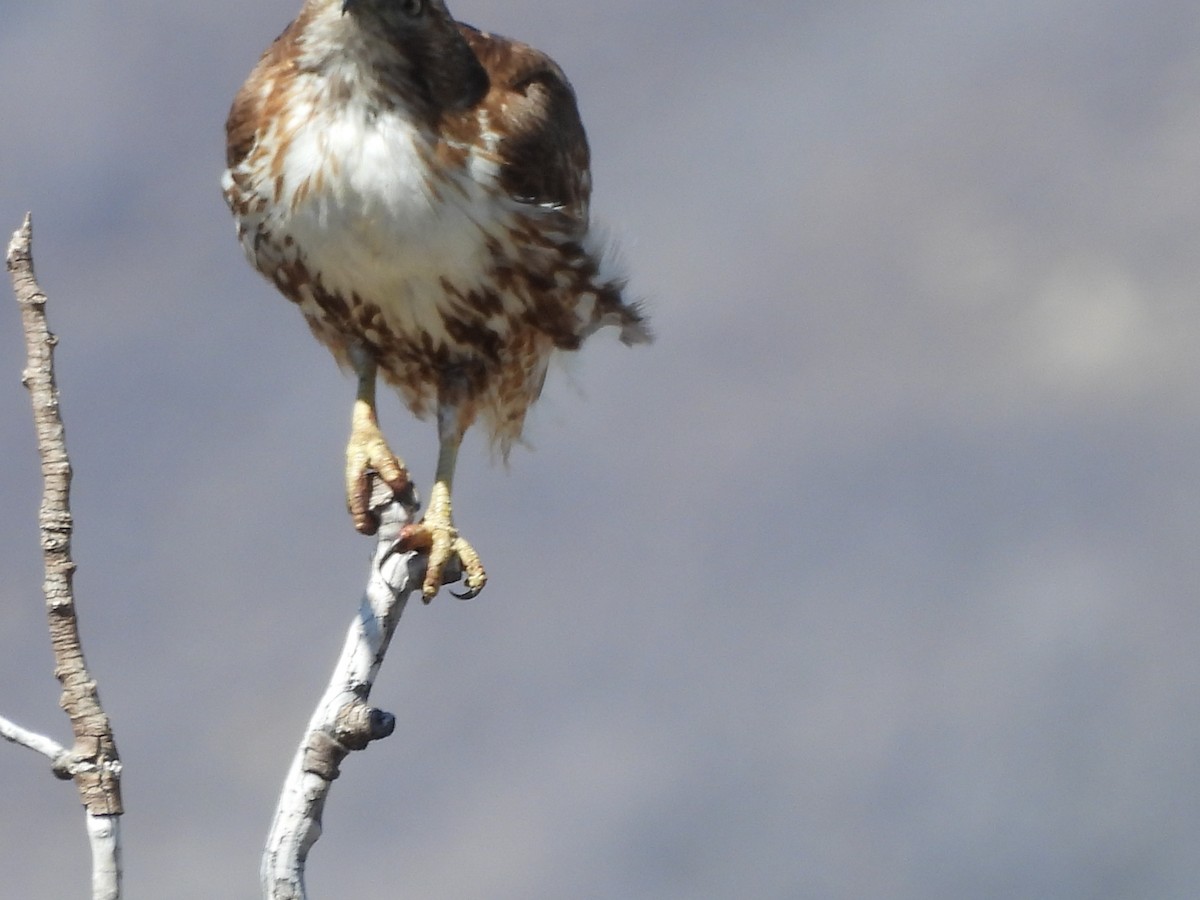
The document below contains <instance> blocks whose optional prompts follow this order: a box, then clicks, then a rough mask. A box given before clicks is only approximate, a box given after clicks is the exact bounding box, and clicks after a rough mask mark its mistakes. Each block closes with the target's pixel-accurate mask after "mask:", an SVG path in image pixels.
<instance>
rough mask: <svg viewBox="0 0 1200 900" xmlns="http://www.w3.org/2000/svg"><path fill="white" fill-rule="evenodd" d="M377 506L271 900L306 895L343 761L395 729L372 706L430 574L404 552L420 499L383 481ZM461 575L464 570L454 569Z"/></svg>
mask: <svg viewBox="0 0 1200 900" xmlns="http://www.w3.org/2000/svg"><path fill="white" fill-rule="evenodd" d="M375 483H376V492H375V495H374V497H373V498H372V500H373V503H372V511H373V512H375V513H377V514H378V515H379V521H380V526H379V531H378V532H377V533H376V544H375V552H374V556H373V558H372V560H371V571H370V575H369V578H368V581H367V588H366V591H365V592H364V593H363V598H362V602H361V604H360V606H359V610H358V615H357V616H356V617H355V619H354V621H353V622H352V623H351V625H350V629H349V631H348V633H347V634H346V642H345V645H344V646H343V648H342V654H341V656H340V657H339V659H338V661H337V663H336V665H335V666H334V668H333V674H332V677H331V678H330V680H329V685H328V687H327V688H326V689H325V694H324V696H323V697H322V698H321V700H320V702H319V703H318V704H317V708H316V711H315V712H314V713H313V716H312V718H311V719H310V720H309V723H308V728H307V729H306V730H305V733H304V738H303V739H302V740H301V742H300V747H299V749H298V750H297V751H296V755H295V756H294V757H293V759H292V763H291V766H290V768H289V769H288V774H287V778H286V780H285V782H284V786H283V791H282V792H281V794H280V797H279V805H278V806H277V807H276V810H275V818H274V820H273V822H272V823H271V831H270V834H269V835H268V838H267V846H266V849H265V850H264V852H263V860H262V873H261V875H262V887H263V896H264V897H266V898H267V900H304V898H305V897H306V896H307V895H306V894H305V889H304V866H305V862H306V860H307V858H308V851H309V850H310V849H311V848H312V846H313V844H315V843H316V841H317V839H318V838H319V837H320V836H321V813H322V811H323V810H324V808H325V798H326V796H327V795H328V793H329V788H330V786H331V785H332V784H333V780H334V779H335V778H337V776H338V773H339V766H340V765H341V762H342V760H343V759H345V758H346V756H347V755H348V754H349V753H350V752H351V751H352V750H362V749H364V748H365V747H366V746H367V744H369V743H370V742H371V741H374V740H378V739H380V738H385V737H387V736H388V735H390V734H391V733H392V730H393V728H394V727H395V719H394V718H393V716H392V715H391V713H387V712H383V711H382V710H379V709H375V708H373V707H371V706H369V705H368V704H367V698H368V697H369V695H370V693H371V687H372V685H373V684H374V683H375V676H376V674H377V673H378V672H379V666H380V664H381V663H382V662H383V657H384V654H385V653H386V652H387V648H388V644H389V643H390V642H391V639H392V634H393V633H394V632H395V630H396V625H397V624H398V623H399V621H400V614H401V613H402V612H403V611H404V606H405V604H406V603H407V601H408V595H409V594H410V593H411V592H412V591H413V590H414V589H418V590H419V589H420V587H421V581H422V578H423V577H424V569H425V561H426V556H425V555H423V554H422V555H418V554H417V553H415V552H412V551H410V552H403V553H402V552H400V551H398V550H397V549H396V545H397V541H398V539H399V537H400V529H401V528H402V527H403V526H404V525H405V524H406V523H407V522H409V521H411V520H412V518H413V517H414V516H415V515H416V510H417V503H416V498H415V496H414V495H412V493H411V490H410V492H409V495H408V496H406V497H403V498H401V499H399V500H398V499H395V498H393V497H392V496H391V493H390V492H389V491H388V490H387V489H386V487H383V486H382V483H381V482H380V481H379V480H378V479H375ZM448 574H450V575H452V576H455V577H457V576H456V573H448Z"/></svg>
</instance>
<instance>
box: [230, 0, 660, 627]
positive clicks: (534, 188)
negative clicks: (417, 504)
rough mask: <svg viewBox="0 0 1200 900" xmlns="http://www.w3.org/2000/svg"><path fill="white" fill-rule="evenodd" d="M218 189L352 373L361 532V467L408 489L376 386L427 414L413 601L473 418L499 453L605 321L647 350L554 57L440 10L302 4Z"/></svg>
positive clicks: (439, 2)
mask: <svg viewBox="0 0 1200 900" xmlns="http://www.w3.org/2000/svg"><path fill="white" fill-rule="evenodd" d="M226 138H227V149H226V163H227V166H228V168H227V170H226V171H225V173H224V177H223V178H222V187H223V189H224V194H225V199H226V201H227V202H228V204H229V207H230V209H231V210H232V212H233V215H234V218H235V219H236V221H237V232H238V238H239V240H240V242H241V245H242V247H243V249H244V250H245V252H246V255H247V257H248V258H249V260H250V263H251V264H252V265H253V266H254V267H255V268H256V269H258V271H259V272H261V273H262V274H263V275H264V276H266V277H267V278H268V279H269V280H271V281H272V282H273V283H274V284H275V286H276V287H277V288H278V289H279V290H280V292H282V293H283V295H284V296H285V297H287V298H288V299H289V300H290V301H292V302H293V303H294V304H295V305H296V306H297V307H298V308H299V310H300V312H301V314H302V315H303V316H304V318H305V320H306V321H307V323H308V325H309V327H310V328H311V329H312V332H313V334H314V335H315V336H316V337H317V339H318V340H319V341H320V342H321V343H323V344H324V345H325V346H326V347H328V348H329V350H330V351H331V352H332V353H333V356H334V358H335V359H336V360H337V362H338V363H339V364H340V365H341V366H343V367H344V368H346V367H348V368H350V369H352V370H353V372H354V373H355V375H356V377H357V394H356V399H355V402H354V409H353V413H352V416H351V430H350V440H349V444H348V446H347V449H346V473H345V475H346V493H347V505H348V506H349V510H350V514H351V516H352V517H353V520H354V525H355V527H356V528H357V529H358V530H359V531H361V532H363V533H366V534H371V533H373V532H374V531H375V530H376V528H377V527H378V523H377V522H376V521H375V520H374V518H373V516H372V514H371V512H370V510H369V508H368V496H369V488H370V474H371V473H372V472H374V473H376V474H378V476H379V477H380V478H381V479H382V480H383V481H384V482H385V483H386V484H387V485H388V487H389V488H391V489H392V490H393V491H396V492H399V491H401V490H403V489H404V488H405V487H406V486H407V484H408V473H407V470H406V469H405V466H404V463H403V462H402V460H401V459H400V458H399V457H398V456H396V455H395V454H394V453H393V452H392V450H391V449H390V448H389V446H388V443H387V441H386V440H385V438H384V436H383V433H382V431H381V430H380V427H379V422H378V418H377V415H376V410H375V386H376V378H377V375H379V374H382V376H383V378H384V380H385V381H386V382H387V383H388V384H390V385H392V386H393V387H394V388H395V389H396V390H397V391H398V392H399V394H400V397H401V398H402V400H403V401H404V403H405V405H407V407H408V408H409V409H410V410H411V411H412V412H413V413H414V414H415V415H416V416H417V417H418V418H427V417H429V416H430V415H433V416H435V418H436V422H437V433H438V441H439V451H438V459H437V470H436V475H435V479H434V485H433V489H432V490H431V492H430V498H429V505H428V508H427V510H426V512H425V515H424V517H423V519H422V520H421V522H419V523H416V524H413V525H410V526H408V527H407V529H406V531H405V532H404V534H403V538H402V540H403V542H404V545H405V546H406V547H408V548H412V549H421V550H427V551H428V553H429V559H428V564H427V568H426V574H425V578H424V582H423V584H422V596H423V599H424V600H425V602H427V603H428V602H429V600H430V599H432V598H433V596H434V595H435V594H436V593H437V591H438V588H439V587H440V585H441V583H442V581H443V570H444V569H445V568H446V566H447V564H448V563H449V561H450V560H452V559H454V558H456V557H457V559H458V561H459V563H460V565H461V570H462V573H463V576H462V577H463V579H464V582H465V587H466V591H465V593H464V594H460V595H458V596H463V597H473V596H475V595H476V594H478V593H479V591H480V590H481V589H482V587H483V585H484V583H485V582H486V580H487V576H486V574H485V572H484V568H483V565H482V563H481V562H480V560H479V556H478V554H477V553H476V552H475V551H474V549H472V547H471V545H470V544H469V543H468V542H467V541H466V540H465V539H464V538H463V537H462V536H461V535H460V534H459V533H458V530H457V529H456V528H455V526H454V521H453V517H452V513H451V485H452V482H453V479H454V468H455V461H456V459H457V456H458V449H459V445H460V443H461V441H462V438H463V434H464V432H465V431H466V430H467V428H468V427H470V426H471V425H472V424H473V423H474V422H475V421H476V420H477V419H479V420H481V421H482V422H483V424H484V426H485V427H486V428H487V430H488V432H489V433H490V435H491V438H492V441H493V444H494V445H495V446H496V447H497V448H498V449H499V450H500V452H501V453H502V454H503V455H504V456H507V454H508V451H509V449H510V448H511V446H512V444H513V442H514V441H516V440H517V439H518V438H519V437H520V436H521V431H522V426H523V423H524V421H525V414H526V411H527V410H528V409H529V407H530V405H531V404H532V403H533V402H534V401H535V400H536V399H537V397H538V395H539V394H540V392H541V390H542V383H543V381H544V379H545V376H546V367H547V363H548V362H549V359H550V357H551V356H552V355H553V354H554V352H555V351H560V350H577V349H578V348H579V346H580V345H581V344H582V342H583V340H584V339H585V338H587V337H588V336H589V335H590V334H592V332H594V331H596V330H597V329H599V328H602V327H604V326H608V325H612V326H616V327H617V328H619V329H620V337H621V340H622V341H623V342H624V343H626V344H636V343H640V342H644V341H648V340H649V339H650V335H649V331H648V330H647V327H646V323H645V320H644V317H643V316H642V314H641V312H640V311H639V309H638V308H637V305H636V304H632V303H629V302H627V301H626V300H625V299H623V296H622V291H623V288H624V279H623V278H622V277H621V275H620V274H619V273H618V272H615V271H613V270H612V267H611V265H610V263H609V260H608V259H607V258H606V257H605V254H604V252H603V250H604V247H603V241H602V240H600V239H599V238H598V237H597V236H596V235H595V233H594V232H592V231H591V230H589V220H588V201H589V197H590V194H591V177H590V173H589V155H588V145H587V139H586V137H585V135H584V130H583V125H582V123H581V121H580V118H579V112H578V109H577V107H576V103H575V94H574V92H573V90H572V88H571V85H570V84H569V83H568V81H567V79H566V76H565V75H564V74H563V72H562V70H561V69H560V68H559V67H558V65H556V64H555V63H554V61H553V60H551V59H550V58H549V57H548V56H546V55H545V54H543V53H541V52H539V51H538V50H535V49H534V48H532V47H529V46H527V45H525V44H522V43H519V42H517V41H513V40H509V39H507V38H503V37H500V36H497V35H492V34H488V33H486V32H482V31H479V30H477V29H475V28H473V27H471V26H469V25H465V24H462V23H459V22H456V21H455V20H454V19H453V18H452V17H451V15H450V12H449V11H448V10H447V9H446V5H445V3H444V2H443V0H307V2H305V4H304V6H303V8H302V9H301V11H300V14H299V15H298V16H297V18H296V19H295V21H293V22H292V23H291V24H290V25H289V26H288V27H287V29H286V30H284V32H283V33H282V34H281V35H280V36H279V37H278V38H277V39H276V40H275V42H274V43H273V44H272V45H271V46H270V47H269V48H268V49H267V51H266V52H265V53H264V54H263V56H262V58H261V59H260V60H259V61H258V64H257V66H256V67H255V68H254V70H253V71H252V72H251V74H250V76H249V78H248V79H247V81H246V83H245V84H244V85H243V86H242V88H241V90H240V91H239V92H238V93H237V96H236V97H235V99H234V101H233V106H232V109H231V110H230V112H229V118H228V121H227V122H226Z"/></svg>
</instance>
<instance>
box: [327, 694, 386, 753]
mask: <svg viewBox="0 0 1200 900" xmlns="http://www.w3.org/2000/svg"><path fill="white" fill-rule="evenodd" d="M395 729H396V717H395V716H393V715H392V714H391V713H389V712H384V711H383V710H382V709H376V708H375V707H373V706H368V705H367V704H366V703H364V702H363V701H362V700H352V701H350V702H349V703H347V704H346V705H345V706H343V707H342V708H341V709H340V710H338V714H337V718H336V719H335V720H334V723H333V733H334V735H335V736H336V737H337V740H338V742H339V743H341V744H343V745H345V746H346V747H348V748H350V749H351V750H362V749H363V748H364V747H366V746H367V744H369V743H371V741H377V740H379V739H380V738H385V737H387V736H388V735H390V734H391V733H392V732H393V731H394V730H395Z"/></svg>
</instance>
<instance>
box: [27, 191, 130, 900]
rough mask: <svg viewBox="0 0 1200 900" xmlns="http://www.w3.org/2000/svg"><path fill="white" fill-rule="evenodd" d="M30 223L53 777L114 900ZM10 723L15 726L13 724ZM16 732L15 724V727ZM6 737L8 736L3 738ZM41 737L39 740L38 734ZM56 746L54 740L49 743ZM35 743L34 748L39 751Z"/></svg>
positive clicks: (98, 728) (108, 810) (102, 757)
mask: <svg viewBox="0 0 1200 900" xmlns="http://www.w3.org/2000/svg"><path fill="white" fill-rule="evenodd" d="M32 239H33V238H32V223H31V219H30V216H28V215H26V217H25V222H24V223H23V225H22V226H21V228H20V229H18V230H17V232H16V233H15V234H14V235H13V238H12V241H11V242H10V243H9V245H8V256H7V266H8V271H9V273H10V274H11V276H12V283H13V290H14V291H15V293H16V295H17V302H18V304H20V307H21V322H22V325H23V327H24V331H25V352H26V367H25V371H24V373H23V376H22V381H23V382H24V384H25V386H26V387H27V388H28V389H29V395H30V399H31V401H32V403H33V420H34V427H35V429H36V431H37V443H38V453H39V455H40V456H41V460H42V483H43V490H42V504H41V510H40V513H39V516H38V524H39V527H40V531H41V545H42V558H43V563H44V567H45V580H44V581H43V584H42V589H43V592H44V594H45V597H46V612H47V615H48V618H49V626H50V644H51V647H52V648H53V650H54V674H55V677H57V678H58V680H59V682H61V684H62V686H63V692H62V698H61V700H60V701H59V705H60V706H62V708H63V710H64V712H66V714H67V717H68V718H69V719H70V721H71V732H72V734H73V736H74V745H73V746H72V747H71V749H70V750H68V751H66V752H65V755H64V754H63V753H58V754H57V755H56V757H55V767H54V770H55V773H56V774H58V775H60V776H62V777H69V778H72V779H74V781H75V785H76V787H77V788H78V790H79V796H80V798H81V799H82V801H83V805H84V807H85V809H86V810H87V817H88V819H87V828H88V835H89V838H90V840H91V844H92V897H93V898H94V900H116V898H118V897H119V896H120V891H121V866H120V829H119V820H118V819H117V817H118V816H120V815H121V813H122V812H123V809H122V806H121V761H120V758H119V757H118V755H117V746H116V742H115V740H114V739H113V733H112V727H111V725H110V724H109V721H108V716H107V715H106V714H105V713H104V709H103V707H101V705H100V697H99V694H98V692H97V690H96V682H95V681H94V680H93V679H92V677H91V675H90V674H89V673H88V669H87V663H86V662H85V660H84V657H83V646H82V644H81V643H80V639H79V623H78V619H77V616H76V611H75V594H74V588H73V584H72V581H73V577H74V573H75V563H74V561H73V560H72V559H71V532H72V528H73V523H72V519H71V510H70V487H71V462H70V459H69V458H68V457H67V445H66V437H65V431H64V429H63V422H62V416H61V415H60V412H59V405H58V387H57V385H56V383H55V379H54V346H55V344H56V343H57V339H56V338H55V336H54V335H53V334H51V333H50V329H49V327H48V326H47V324H46V295H45V294H44V293H43V292H42V290H41V288H40V287H39V286H38V283H37V279H36V278H35V276H34V272H33V251H32ZM10 724H11V723H10ZM13 728H16V726H13ZM12 734H14V735H23V736H24V737H25V738H26V740H19V741H17V742H18V743H22V744H24V746H28V747H33V748H34V749H39V752H43V753H45V752H46V749H47V748H48V747H49V744H48V743H46V742H48V741H49V739H48V738H43V739H42V740H41V741H37V740H35V741H33V742H32V743H30V741H29V740H28V738H29V737H30V736H31V735H32V733H31V732H27V731H25V730H24V729H17V730H15V731H13V732H12ZM5 736H6V737H8V735H7V734H6V735H5ZM37 737H40V736H37ZM50 743H53V742H50ZM35 745H36V746H35Z"/></svg>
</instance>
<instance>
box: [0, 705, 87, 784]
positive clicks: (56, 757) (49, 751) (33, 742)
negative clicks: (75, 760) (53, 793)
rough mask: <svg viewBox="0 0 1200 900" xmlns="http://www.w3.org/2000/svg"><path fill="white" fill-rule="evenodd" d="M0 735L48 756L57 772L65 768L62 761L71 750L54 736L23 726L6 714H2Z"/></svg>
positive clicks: (20, 745) (10, 741) (13, 742)
mask: <svg viewBox="0 0 1200 900" xmlns="http://www.w3.org/2000/svg"><path fill="white" fill-rule="evenodd" d="M0 737H2V738H4V739H5V740H6V741H8V742H9V743H11V744H16V745H17V746H19V747H28V748H29V749H30V750H32V751H33V752H34V753H40V754H42V756H44V757H46V758H47V759H48V760H50V762H51V763H52V764H53V766H54V770H55V772H56V773H57V772H58V771H59V770H60V769H63V768H65V767H63V766H62V761H63V760H64V759H65V758H66V757H67V756H68V755H69V751H68V750H67V748H66V747H64V746H63V745H62V744H60V743H59V742H58V741H56V740H54V738H49V737H46V736H45V735H44V734H38V733H37V732H36V731H30V730H29V729H28V728H22V727H21V726H20V725H18V724H17V723H16V722H10V721H9V720H8V719H6V718H4V716H0ZM68 777H70V776H68Z"/></svg>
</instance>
